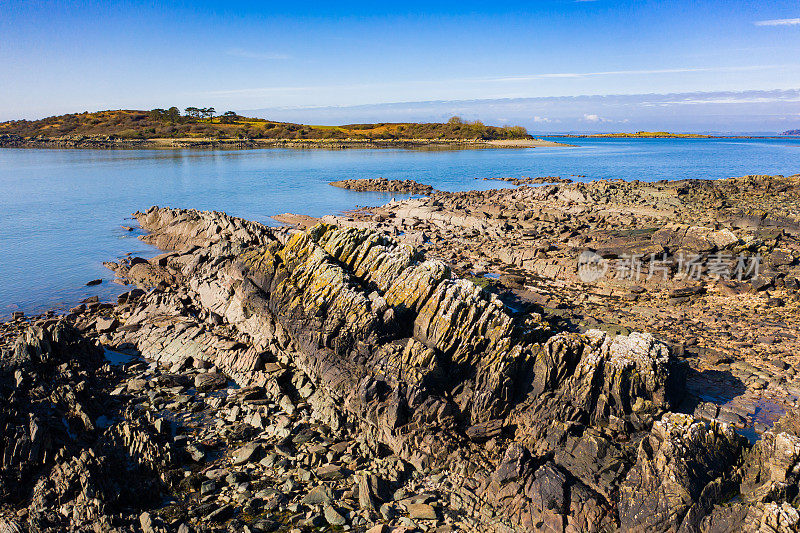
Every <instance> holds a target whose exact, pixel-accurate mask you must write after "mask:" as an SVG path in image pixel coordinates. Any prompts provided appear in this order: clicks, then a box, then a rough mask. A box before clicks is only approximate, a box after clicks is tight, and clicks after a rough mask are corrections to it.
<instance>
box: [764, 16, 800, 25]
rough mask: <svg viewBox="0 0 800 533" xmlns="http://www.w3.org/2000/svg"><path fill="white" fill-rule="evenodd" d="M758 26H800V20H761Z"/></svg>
mask: <svg viewBox="0 0 800 533" xmlns="http://www.w3.org/2000/svg"><path fill="white" fill-rule="evenodd" d="M755 24H756V26H800V18H798V19H775V20H759V21H757V22H756V23H755Z"/></svg>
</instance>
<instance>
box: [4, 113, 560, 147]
mask: <svg viewBox="0 0 800 533" xmlns="http://www.w3.org/2000/svg"><path fill="white" fill-rule="evenodd" d="M429 145H430V146H436V145H449V146H452V145H465V146H468V147H472V146H502V147H535V146H558V145H559V144H558V143H554V142H550V141H543V140H539V139H535V138H534V137H533V136H531V135H529V134H528V132H527V131H526V130H525V128H523V127H522V126H487V125H484V124H483V123H481V122H478V121H475V122H467V121H465V120H462V119H461V118H459V117H453V118H451V119H450V120H448V121H447V122H443V123H378V124H347V125H344V126H313V125H307V124H293V123H289V122H275V121H271V120H267V119H262V118H251V117H243V116H240V115H238V114H237V113H235V112H233V111H227V112H225V113H222V114H221V115H217V114H216V111H215V110H214V108H198V107H187V108H186V109H185V110H184V113H181V111H180V110H179V109H178V108H177V107H171V108H169V109H153V110H151V111H139V110H112V111H97V112H93V113H90V112H84V113H71V114H67V115H60V116H53V117H48V118H44V119H41V120H13V121H8V122H2V123H0V147H73V148H103V147H107V148H117V147H163V148H186V147H235V148H246V147H265V146H302V147H308V146H319V147H343V148H344V147H349V146H355V147H384V146H429Z"/></svg>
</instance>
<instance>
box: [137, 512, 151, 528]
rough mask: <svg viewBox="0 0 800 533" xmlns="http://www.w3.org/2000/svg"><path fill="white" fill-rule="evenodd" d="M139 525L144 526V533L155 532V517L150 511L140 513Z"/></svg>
mask: <svg viewBox="0 0 800 533" xmlns="http://www.w3.org/2000/svg"><path fill="white" fill-rule="evenodd" d="M139 525H141V526H142V533H155V530H154V529H153V519H152V518H151V517H150V513H146V512H145V513H142V514H140V515H139Z"/></svg>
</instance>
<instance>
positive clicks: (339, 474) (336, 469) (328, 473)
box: [317, 465, 346, 481]
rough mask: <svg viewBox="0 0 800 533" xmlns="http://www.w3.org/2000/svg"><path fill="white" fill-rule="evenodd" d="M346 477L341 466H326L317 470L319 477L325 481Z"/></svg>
mask: <svg viewBox="0 0 800 533" xmlns="http://www.w3.org/2000/svg"><path fill="white" fill-rule="evenodd" d="M345 475H346V472H345V469H344V468H343V467H342V466H340V465H324V466H321V467H319V468H317V477H319V478H320V479H322V480H325V481H335V480H337V479H342V478H344V477H345Z"/></svg>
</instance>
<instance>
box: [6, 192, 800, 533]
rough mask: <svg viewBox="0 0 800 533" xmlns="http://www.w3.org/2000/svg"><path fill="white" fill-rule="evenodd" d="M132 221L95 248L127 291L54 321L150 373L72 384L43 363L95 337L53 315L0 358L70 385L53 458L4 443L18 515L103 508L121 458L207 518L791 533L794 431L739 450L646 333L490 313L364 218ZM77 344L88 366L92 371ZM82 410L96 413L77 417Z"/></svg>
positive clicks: (114, 509)
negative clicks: (17, 479) (123, 255)
mask: <svg viewBox="0 0 800 533" xmlns="http://www.w3.org/2000/svg"><path fill="white" fill-rule="evenodd" d="M137 218H138V219H139V221H140V223H141V224H142V226H143V228H145V229H147V230H148V231H149V232H150V236H148V237H147V239H148V240H149V242H153V243H156V244H159V245H160V246H164V247H165V248H166V249H167V251H166V253H164V254H162V255H160V256H157V257H155V258H153V259H151V260H147V261H145V260H139V259H134V260H130V261H129V262H127V263H126V264H124V265H122V266H120V265H119V264H118V265H116V270H117V272H118V274H119V275H121V276H126V277H127V278H128V281H130V282H134V283H138V284H140V285H141V290H139V291H138V292H134V291H131V292H130V293H128V295H127V296H125V297H124V298H121V299H120V304H119V305H118V306H116V307H113V306H106V307H103V306H101V305H100V304H98V305H97V306H95V307H92V308H91V312H88V311H86V310H80V309H79V310H75V311H74V313H71V315H70V316H71V318H70V319H69V320H73V321H74V323H75V324H76V325H77V326H78V327H79V328H80V330H81V331H84V332H86V333H87V334H89V333H91V335H93V336H95V338H97V340H98V341H100V342H103V343H105V344H107V345H108V346H111V347H113V348H114V349H116V350H119V351H126V352H131V353H136V354H141V355H142V356H144V357H145V358H146V359H149V360H152V361H155V362H157V363H158V364H159V365H160V366H159V367H156V365H150V366H148V367H147V370H146V371H139V372H138V373H136V374H133V375H129V377H128V378H127V381H126V382H125V383H124V385H115V386H114V388H113V390H111V391H109V388H110V387H109V386H105V387H104V386H103V383H102V382H101V383H90V382H89V378H88V377H86V378H85V379H86V382H87V385H80V380H76V379H75V375H76V373H75V370H74V369H73V372H72V373H71V374H68V373H66V372H65V370H64V369H62V368H61V366H58V365H63V361H64V358H65V357H67V355H64V354H68V353H72V352H75V351H81V350H83V351H87V353H88V352H90V351H91V350H92V349H94V348H93V345H91V344H88V343H85V341H83V340H81V337H80V335H78V334H77V332H75V331H74V330H65V331H72V332H73V333H71V334H70V335H74V341H70V340H69V339H72V338H73V337H70V336H69V335H66V333H58V332H57V331H55V330H54V332H52V333H48V334H47V335H49V336H47V335H38V334H36V335H34V334H33V333H29V334H26V335H28V337H23V339H22V340H21V341H20V344H19V346H20V347H19V348H14V349H12V350H8V351H7V352H8V355H7V356H4V361H8V363H7V365H8V371H7V372H6V373H5V374H4V375H5V376H7V379H14V380H23V381H24V380H25V379H27V378H26V377H25V375H23V374H20V377H17V374H15V372H16V371H17V370H18V369H20V368H23V367H27V368H30V367H31V365H39V366H40V367H41V368H49V367H48V366H47V365H51V366H52V365H56V367H57V368H58V369H59V370H58V373H57V374H56V376H57V379H56V380H51V381H52V384H44V383H42V382H41V381H40V382H37V383H38V385H37V387H39V388H41V387H45V389H47V387H56V384H58V383H60V384H62V385H64V386H65V388H64V389H63V390H74V391H76V392H74V397H75V398H76V399H77V401H75V402H72V403H70V402H69V400H67V401H66V403H63V405H64V407H62V406H61V405H62V404H57V406H56V407H55V409H56V411H55V412H53V413H52V416H51V419H52V420H50V419H48V420H50V422H48V424H47V426H46V427H48V428H50V429H48V431H52V432H53V434H54V435H57V442H59V443H62V442H63V443H64V444H59V446H56V449H62V450H65V451H62V452H58V454H56V455H55V457H56V459H47V458H45V459H44V464H45V468H44V469H37V468H35V467H34V466H33V460H32V459H30V458H31V457H39V456H38V455H36V454H35V453H33V452H30V451H29V452H25V453H16V452H14V453H13V454H10V455H9V456H11V457H14V458H15V459H14V460H13V461H14V462H13V464H12V463H9V464H10V465H11V467H13V468H11V469H10V470H8V471H4V472H3V475H4V476H11V475H12V474H11V472H12V471H14V472H16V471H20V472H29V473H28V474H25V475H26V476H27V479H29V481H28V482H27V483H28V484H27V485H20V484H17V485H15V486H19V487H23V488H24V491H25V492H27V494H28V495H27V496H24V495H20V497H21V498H29V504H28V505H27V509H29V510H30V509H41V510H42V512H43V513H45V515H46V516H50V515H48V514H47V513H51V512H52V510H53V509H56V508H57V507H58V505H61V506H62V507H63V504H62V503H59V504H56V503H55V502H64V501H69V502H72V504H71V507H69V508H68V509H67V508H59V511H58V512H59V513H61V514H60V516H62V517H63V516H69V517H70V519H69V520H72V521H73V522H74V523H75V524H78V523H85V522H86V521H89V520H93V519H100V518H98V517H104V516H105V517H109V516H116V515H115V513H116V514H117V515H119V514H124V512H125V511H124V510H123V509H121V508H120V507H119V500H118V499H115V497H114V496H113V494H114V492H113V491H114V490H115V489H114V487H115V483H117V480H116V478H115V477H114V476H113V475H110V474H108V475H107V474H106V472H108V469H109V468H111V467H112V466H113V465H114V464H117V463H116V462H117V461H122V460H124V461H128V462H130V463H131V464H133V465H135V469H134V470H133V472H134V473H133V474H132V476H138V477H137V478H136V479H137V482H136V483H135V486H137V487H149V492H148V493H147V494H151V495H152V494H158V493H159V491H162V492H163V491H164V490H165V489H164V487H167V488H169V489H170V490H173V489H174V490H176V491H178V492H177V494H181V495H186V494H194V496H192V497H191V498H189V499H187V500H186V503H184V504H176V506H175V507H177V508H181V506H182V505H185V506H186V507H185V508H184V510H180V509H179V510H177V511H176V510H175V509H173V510H171V511H170V512H178V513H179V515H180V516H181V517H182V518H180V520H184V519H186V520H189V521H191V523H192V524H193V525H194V524H198V523H201V524H203V527H207V528H210V530H216V529H215V528H217V527H219V528H222V527H225V526H223V524H225V523H226V522H227V523H228V525H229V526H230V527H232V528H233V527H243V525H245V524H247V525H248V527H251V526H252V529H254V530H258V529H259V528H262V529H264V530H269V529H268V528H272V529H274V528H275V527H277V523H278V522H280V523H281V524H285V525H287V527H288V524H289V523H290V522H291V523H292V524H294V525H297V526H300V527H311V528H313V527H320V526H323V525H325V524H328V525H336V526H340V525H343V524H348V525H351V526H352V527H354V528H364V529H365V528H366V527H367V526H369V527H371V526H372V525H375V524H376V523H378V522H380V521H382V522H385V523H388V524H392V525H405V526H408V527H416V525H418V524H417V522H416V521H427V522H423V523H425V524H428V525H430V527H433V526H432V525H433V524H438V523H440V522H441V521H442V520H446V519H447V517H450V518H452V517H453V516H457V517H459V522H458V523H459V524H462V525H463V524H472V525H471V526H470V527H468V528H466V529H471V530H473V531H509V530H511V531H514V530H516V531H531V530H542V531H614V530H620V529H621V530H628V531H706V530H709V531H729V530H735V529H736V528H741V527H745V526H747V527H749V526H753V525H755V526H757V527H762V528H772V530H775V531H781V530H792V528H796V520H795V518H794V517H795V516H796V514H797V509H796V507H797V501H796V498H797V490H798V477H797V475H798V474H797V469H798V468H797V465H798V456H800V451H798V450H799V449H800V446H799V445H798V443H797V436H796V433H795V429H796V428H794V426H793V424H792V423H791V422H790V421H788V422H783V423H782V424H778V425H776V426H775V428H774V429H773V430H771V431H767V432H765V433H764V437H763V438H762V439H761V440H760V441H759V443H757V444H756V445H755V446H751V445H750V444H749V443H748V442H747V441H746V440H745V439H743V438H741V437H739V436H738V435H737V434H736V433H735V432H734V430H733V428H732V427H731V426H729V425H726V424H723V423H720V422H715V421H701V420H698V419H695V418H694V417H693V416H691V415H687V414H678V413H675V412H674V411H675V410H676V409H677V408H678V407H679V403H680V402H681V401H682V400H683V399H684V396H685V383H684V377H685V376H684V372H685V370H686V369H685V367H684V365H683V364H679V363H678V361H677V359H676V357H675V356H674V355H673V354H672V353H671V352H670V350H669V349H668V348H667V346H666V345H664V344H663V343H661V342H659V341H658V340H656V338H654V337H653V336H652V335H650V334H646V333H637V332H633V333H629V334H624V335H615V334H612V333H610V332H603V331H599V330H591V329H590V330H587V331H585V332H583V333H579V332H577V331H574V330H569V328H566V327H563V325H559V323H557V322H554V321H552V320H548V319H546V318H545V316H544V315H543V314H542V312H541V310H540V308H536V307H523V308H517V309H512V308H509V307H508V306H506V305H505V304H504V303H503V301H502V300H501V299H500V297H499V296H498V295H497V294H494V293H492V292H490V291H487V290H483V289H482V288H480V287H479V286H477V285H475V284H474V283H473V282H472V281H470V280H468V279H464V278H459V277H458V276H456V275H454V273H453V271H452V270H451V268H450V267H449V266H448V265H446V264H445V263H443V262H442V261H440V260H436V259H431V258H428V257H426V256H425V255H424V254H422V253H420V252H419V251H418V250H416V249H415V248H412V247H410V246H408V245H405V244H402V243H400V242H398V240H396V239H394V238H392V237H390V236H388V235H386V234H384V233H381V232H378V231H375V230H372V229H364V228H362V229H357V228H342V227H337V226H334V225H330V224H318V225H316V226H314V227H313V228H311V229H309V230H308V231H297V230H288V229H280V230H275V229H270V228H267V227H265V226H263V225H260V224H253V223H250V222H246V221H243V220H240V219H237V218H234V217H229V216H227V215H223V214H220V213H211V212H199V211H193V210H172V209H161V208H152V209H150V210H148V211H147V212H145V213H137ZM136 267H138V268H136ZM139 271H141V272H147V275H146V276H144V275H140V274H138V273H137V272H139ZM90 307H91V304H90ZM109 324H110V325H109ZM48 331H49V330H48ZM58 331H60V330H58ZM31 335H33V336H32V337H31ZM65 335H66V336H65ZM25 339H27V340H25ZM81 343H83V344H81ZM65 346H66V347H68V348H69V349H65V348H63V347H65ZM92 353H94V356H93V359H91V358H90V360H88V361H87V363H86V365H88V366H87V367H86V368H87V369H88V368H91V369H93V373H92V375H93V376H95V377H94V378H93V379H101V378H103V376H105V375H106V374H103V372H107V371H108V370H107V369H106V370H102V369H103V368H105V365H102V364H101V361H100V359H98V354H97V352H96V350H95V352H92ZM42 365H44V366H42ZM145 366H146V365H145ZM98 367H99V368H98ZM133 368H137V367H136V366H135V365H134V366H133ZM139 368H141V367H139ZM88 374H89V372H88V371H87V376H88ZM37 375H39V376H42V375H44V374H43V373H41V370H40V371H39V374H37ZM97 376H99V377H97ZM108 377H109V379H110V377H111V376H110V375H108ZM37 379H39V378H37ZM229 379H230V380H232V381H233V382H235V384H236V385H233V384H232V382H231V381H229ZM59 380H61V381H60V382H59ZM65 380H67V381H65ZM69 380H72V381H75V383H74V384H72V383H71V382H70V381H69ZM89 385H91V386H89ZM70 387H72V389H70ZM236 387H241V388H236ZM7 390H8V391H10V390H12V389H11V388H9V389H7ZM20 390H22V389H20ZM26 390H28V389H26ZM29 390H30V391H33V390H37V389H36V388H31V389H29ZM58 390H62V389H58ZM87 391H97V392H93V393H91V394H89V393H87ZM79 393H80V394H79ZM9 394H10V393H9ZM27 394H28V396H29V397H33V393H32V392H29V393H27ZM87 394H89V396H88V398H87V399H84V397H83V396H81V395H84V396H85V395H87ZM51 396H52V394H51ZM9 397H12V396H9ZM14 397H16V396H14ZM65 397H67V398H69V395H67V396H65ZM37 398H38V396H37ZM115 398H116V399H115ZM26 401H27V400H26ZM103 402H105V403H103ZM33 403H34V402H31V405H33ZM100 405H104V406H105V412H109V408H110V409H111V411H110V412H112V413H114V417H113V421H112V423H110V424H108V422H107V421H106V422H105V423H104V424H100V423H99V422H98V414H99V412H100V411H98V409H99V406H100ZM109 406H110V407H109ZM15 409H16V410H15V411H13V412H14V413H17V414H16V415H14V416H15V417H16V418H14V421H13V422H11V423H6V422H4V424H5V426H4V427H7V428H9V429H8V431H9V432H14V434H15V435H16V434H19V435H21V437H19V439H24V438H27V439H28V440H29V441H34V440H36V441H37V442H38V439H39V438H38V437H37V438H36V439H34V438H33V437H32V435H33V434H34V432H33V431H32V430H30V429H29V428H30V424H27V425H26V424H25V423H24V421H25V419H24V416H22V415H23V413H26V412H36V410H37V409H39V408H38V407H36V408H34V407H29V406H28V404H26V405H25V406H22V405H21V404H20V406H18V407H16V408H15ZM26 409H27V411H26ZM715 412H716V411H715ZM67 413H69V414H67ZM81 413H84V414H85V416H83V415H82V414H81ZM178 415H179V416H178ZM61 418H64V419H66V420H67V421H68V422H69V426H68V429H65V430H58V427H59V426H58V424H57V422H56V420H57V419H61ZM712 418H713V417H712ZM73 420H74V422H73ZM173 422H175V425H174V426H173ZM40 425H41V424H40ZM90 426H91V427H92V428H93V429H89V428H90ZM101 426H107V427H101ZM170 428H172V429H170ZM57 430H58V431H60V433H57ZM76 431H79V432H80V433H78V439H72V440H73V441H74V442H71V441H70V439H71V435H70V433H75V432H76ZM36 434H37V435H40V434H42V433H41V431H38V430H37V431H36ZM25 436H27V437H25ZM53 438H56V437H52V438H50V440H48V441H47V442H50V441H52V440H53ZM42 442H44V441H42ZM223 442H224V443H225V444H222V443H223ZM15 446H16V445H15ZM34 448H36V449H39V448H37V447H36V446H26V447H24V449H25V450H32V449H34ZM45 448H46V449H48V450H50V449H51V448H52V446H50V447H47V446H44V445H43V447H42V449H45ZM14 449H15V448H14ZM37 453H38V452H37ZM48 453H49V452H48ZM59 454H60V455H59ZM5 455H8V453H7V452H4V455H3V456H5ZM51 456H52V454H51V455H48V456H47V457H51ZM48 460H49V461H50V462H49V463H48ZM184 464H188V465H190V466H189V467H186V466H184V467H183V469H178V470H176V468H177V467H179V466H180V465H184ZM26 465H27V466H26ZM47 465H50V466H47ZM201 465H202V466H201ZM26 468H28V470H25V469H26ZM198 470H200V473H198ZM220 471H225V473H222V472H220ZM48 473H52V475H51V476H50V477H47V474H48ZM223 478H224V479H226V480H227V481H226V483H227V485H228V488H226V489H225V491H224V492H220V490H219V486H220V485H222V481H221V480H222V479H223ZM4 479H6V478H4ZM7 479H9V480H10V479H12V478H10V477H9V478H7ZM50 479H56V480H59V479H61V480H65V481H64V482H63V483H62V484H59V482H55V483H53V482H52V481H49V480H50ZM242 479H247V480H249V481H247V482H243V481H241V480H242ZM278 479H280V481H277V480H278ZM262 482H265V483H267V484H268V485H270V484H271V485H275V487H273V488H271V489H269V490H267V489H264V488H263V486H264V485H263V484H262ZM251 483H252V484H251ZM278 484H280V487H277V485H278ZM78 485H79V487H78ZM412 486H413V487H415V490H416V491H417V494H415V495H409V494H408V493H406V492H405V488H406V487H412ZM6 487H10V485H8V484H7V485H6ZM25 487H27V488H25ZM64 487H66V488H64ZM300 487H301V488H300ZM423 487H425V489H424V490H425V491H430V492H431V494H428V493H424V492H423V493H420V491H423ZM6 490H8V491H11V490H12V489H11V488H6ZM256 490H258V491H259V492H258V494H259V496H257V497H256V496H254V494H253V493H254V492H255V491H256ZM186 491H188V492H186ZM98 494H99V495H100V496H98V497H97V498H95V499H96V500H98V502H95V501H94V499H92V495H98ZM734 496H735V497H736V498H735V499H734ZM181 497H183V496H181ZM131 501H134V502H137V503H135V507H136V510H137V512H141V511H142V510H146V511H147V512H146V513H145V514H142V515H141V517H139V516H138V514H137V515H136V516H137V519H139V520H140V521H141V524H143V525H142V527H144V524H150V525H151V526H152V527H153V528H157V527H160V526H154V525H152V524H156V523H158V521H159V520H163V519H164V517H166V516H167V515H168V513H166V512H162V511H158V510H157V509H156V508H155V507H152V506H149V505H148V504H147V503H146V502H139V501H138V500H136V499H132V500H131ZM76 509H77V511H76ZM295 511H297V512H296V513H295ZM37 512H38V511H37ZM151 513H153V514H152V515H151ZM264 513H266V514H264ZM292 513H295V514H294V515H292V516H293V517H292V518H291V519H287V516H288V515H290V514H292ZM398 513H400V515H398ZM51 514H52V513H51ZM145 515H147V516H145ZM37 516H39V515H37ZM43 516H44V515H43ZM126 516H127V518H126V520H129V519H130V518H131V516H132V515H131V514H130V513H129V514H128V515H126ZM256 516H269V517H270V518H269V520H275V521H276V522H274V523H272V522H271V523H269V524H267V523H263V522H259V521H258V520H256V519H255V518H254V517H256ZM40 519H43V518H36V520H40ZM50 519H52V520H55V521H57V520H61V522H58V523H62V524H63V523H64V522H63V519H62V518H58V517H55V518H48V520H50ZM287 520H288V522H287ZM409 521H410V522H409ZM174 522H175V523H177V522H178V519H177V518H176V519H174ZM37 523H38V522H37ZM54 523H56V522H54ZM211 524H215V525H214V526H212V525H211ZM256 524H258V525H257V526H256ZM148 527H150V526H148ZM726 528H727V529H726ZM765 530H766V531H770V529H765Z"/></svg>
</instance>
